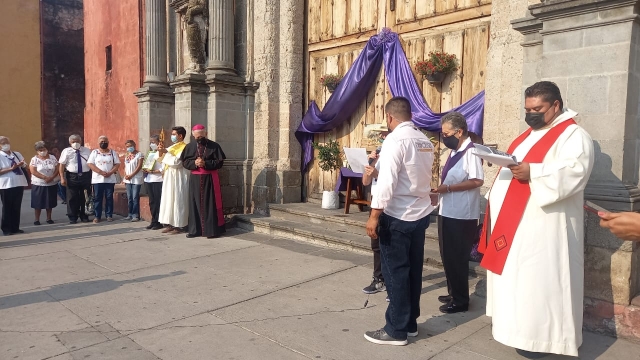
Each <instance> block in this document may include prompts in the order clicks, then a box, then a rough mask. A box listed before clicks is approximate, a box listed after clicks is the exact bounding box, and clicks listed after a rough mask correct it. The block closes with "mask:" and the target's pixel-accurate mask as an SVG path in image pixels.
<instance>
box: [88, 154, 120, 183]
mask: <svg viewBox="0 0 640 360" xmlns="http://www.w3.org/2000/svg"><path fill="white" fill-rule="evenodd" d="M87 164H93V165H95V166H97V167H98V169H100V170H102V171H105V172H109V171H111V169H113V167H114V166H115V165H116V164H120V158H119V157H118V154H116V153H115V152H114V151H113V150H109V152H108V153H102V152H100V151H99V150H93V151H92V152H91V155H89V159H88V160H87ZM91 183H92V184H115V183H116V175H115V174H113V175H111V176H109V177H107V178H105V177H104V176H102V175H100V174H98V173H96V172H95V171H94V172H91Z"/></svg>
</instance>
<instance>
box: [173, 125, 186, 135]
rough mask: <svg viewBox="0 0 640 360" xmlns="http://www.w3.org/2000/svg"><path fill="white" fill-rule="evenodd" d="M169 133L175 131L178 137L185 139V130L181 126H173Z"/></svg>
mask: <svg viewBox="0 0 640 360" xmlns="http://www.w3.org/2000/svg"><path fill="white" fill-rule="evenodd" d="M171 131H175V132H177V133H178V135H182V137H183V138H185V137H187V130H186V129H185V128H183V127H182V126H174V127H172V128H171Z"/></svg>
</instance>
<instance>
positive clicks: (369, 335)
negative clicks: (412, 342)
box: [364, 329, 408, 346]
mask: <svg viewBox="0 0 640 360" xmlns="http://www.w3.org/2000/svg"><path fill="white" fill-rule="evenodd" d="M364 338H365V339H367V340H369V341H371V342H372V343H374V344H380V345H397V346H402V345H407V343H408V341H407V339H404V340H400V339H395V338H392V337H391V336H389V334H387V332H386V331H384V329H380V330H376V331H367V332H366V333H364Z"/></svg>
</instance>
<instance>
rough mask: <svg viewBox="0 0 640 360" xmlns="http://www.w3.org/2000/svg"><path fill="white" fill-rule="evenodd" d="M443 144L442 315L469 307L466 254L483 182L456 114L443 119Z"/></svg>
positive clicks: (461, 118)
mask: <svg viewBox="0 0 640 360" xmlns="http://www.w3.org/2000/svg"><path fill="white" fill-rule="evenodd" d="M441 123H442V136H443V139H442V142H443V143H444V145H445V146H446V147H448V148H449V149H451V153H450V154H449V158H448V159H447V162H446V164H445V166H444V168H443V169H442V175H441V178H442V185H440V186H439V187H438V188H437V189H435V190H433V191H434V192H437V193H438V194H440V209H439V214H440V218H439V221H438V237H439V240H440V255H441V257H442V262H443V265H444V272H445V275H446V277H447V288H448V291H449V294H448V295H444V296H439V297H438V300H439V301H440V302H442V303H444V305H442V306H441V307H440V311H441V312H443V313H448V314H451V313H457V312H461V311H467V310H468V308H469V280H468V278H469V255H470V253H471V247H472V246H473V240H474V239H475V235H476V233H477V227H478V219H479V218H480V186H482V184H483V183H484V173H483V170H482V162H481V160H480V158H479V157H477V156H475V155H473V153H474V152H475V148H474V146H473V143H472V142H471V139H470V138H469V132H468V130H467V121H466V119H465V118H464V116H463V115H462V114H460V113H458V112H451V113H449V114H447V115H445V116H443V117H442V120H441Z"/></svg>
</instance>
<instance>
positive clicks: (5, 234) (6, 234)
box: [2, 231, 11, 236]
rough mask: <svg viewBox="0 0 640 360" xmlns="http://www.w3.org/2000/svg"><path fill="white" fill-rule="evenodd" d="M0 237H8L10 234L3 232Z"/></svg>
mask: <svg viewBox="0 0 640 360" xmlns="http://www.w3.org/2000/svg"><path fill="white" fill-rule="evenodd" d="M2 235H4V236H9V235H11V233H8V232H4V231H3V232H2Z"/></svg>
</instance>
